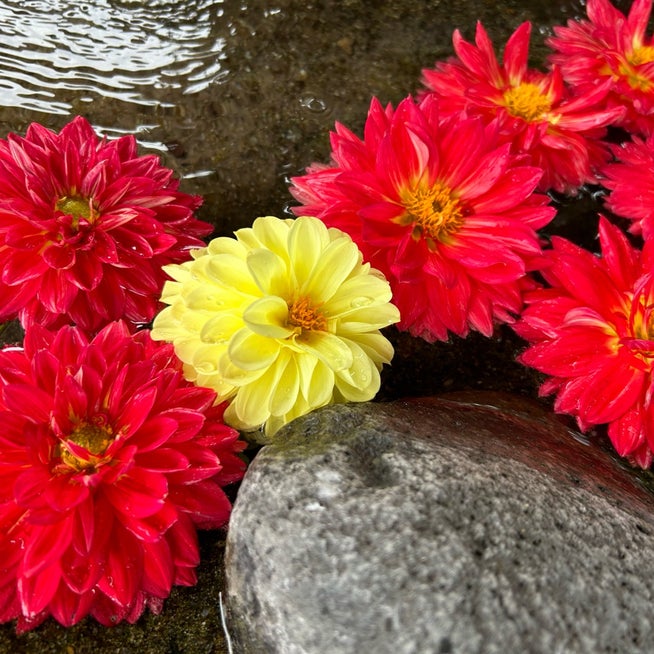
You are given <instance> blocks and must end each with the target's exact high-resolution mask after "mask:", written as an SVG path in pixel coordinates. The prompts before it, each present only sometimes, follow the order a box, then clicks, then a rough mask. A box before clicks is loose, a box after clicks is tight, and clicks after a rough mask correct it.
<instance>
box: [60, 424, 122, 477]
mask: <svg viewBox="0 0 654 654" xmlns="http://www.w3.org/2000/svg"><path fill="white" fill-rule="evenodd" d="M113 440H114V436H113V431H112V429H111V427H109V426H105V425H98V424H93V423H88V422H82V423H80V424H79V425H77V427H75V429H74V430H73V432H72V434H70V436H69V437H68V441H69V442H73V443H75V445H80V446H81V447H83V448H85V449H86V450H87V451H88V452H89V455H90V456H89V457H88V459H86V458H82V457H80V456H77V455H76V454H73V452H71V450H70V449H69V448H67V447H66V443H65V442H64V443H61V445H60V448H61V460H62V462H63V463H64V464H66V465H67V466H69V467H70V468H74V469H75V470H78V471H80V472H81V471H87V472H93V471H95V469H96V468H97V466H98V465H99V464H100V463H102V462H103V459H102V456H97V455H102V454H103V453H104V451H105V450H106V449H107V447H109V445H110V444H111V443H112V442H113Z"/></svg>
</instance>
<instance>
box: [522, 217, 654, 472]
mask: <svg viewBox="0 0 654 654" xmlns="http://www.w3.org/2000/svg"><path fill="white" fill-rule="evenodd" d="M599 235H600V244H601V247H602V257H601V258H599V257H596V256H594V255H593V254H591V253H590V252H587V251H586V250H583V249H582V248H579V247H578V246H576V245H574V244H572V243H570V242H568V241H566V240H565V239H562V238H558V237H554V238H553V239H552V246H553V247H552V250H551V251H547V253H546V257H547V258H548V261H549V266H548V267H546V268H544V269H543V276H544V278H545V279H546V280H547V282H548V284H549V286H550V287H549V288H544V289H541V290H535V291H532V292H531V293H528V294H527V295H526V297H525V299H526V302H527V304H528V306H527V308H526V309H525V310H524V312H523V314H522V317H521V320H520V322H518V323H517V324H516V326H515V329H516V331H517V332H518V334H520V335H521V336H523V337H525V338H526V339H527V340H528V341H530V342H531V347H529V348H528V349H527V350H526V351H525V352H524V353H523V354H522V355H521V356H520V361H521V362H522V363H524V364H526V365H528V366H532V367H533V368H536V369H537V370H539V371H541V372H543V373H545V374H546V375H549V376H550V379H548V380H547V381H546V382H545V383H544V384H543V385H542V387H541V389H540V392H541V394H542V395H547V394H550V393H555V394H556V401H555V404H554V408H555V410H556V411H557V412H560V413H567V414H570V415H572V416H575V417H576V419H577V422H578V424H579V427H580V428H581V429H582V430H586V429H588V428H589V427H590V426H592V425H599V424H605V423H606V424H608V434H609V437H610V438H611V441H612V442H613V445H614V447H615V449H616V450H617V452H618V454H620V455H621V456H625V457H629V458H630V459H631V460H632V461H634V462H635V463H637V464H638V465H640V466H642V467H643V468H647V467H649V466H650V464H651V462H652V452H653V451H654V406H653V404H652V383H653V378H652V364H653V363H654V274H653V273H652V270H654V265H653V264H654V260H653V256H652V255H654V251H653V250H652V247H651V245H650V246H647V245H646V246H645V250H644V251H643V253H642V256H641V253H640V252H639V251H638V250H636V249H635V248H633V247H632V246H631V245H630V244H629V243H628V241H627V239H626V237H625V236H624V235H623V234H622V233H621V232H620V230H619V229H618V228H617V227H615V226H613V225H611V224H610V223H609V222H608V221H607V220H606V219H604V218H602V219H601V220H600V226H599Z"/></svg>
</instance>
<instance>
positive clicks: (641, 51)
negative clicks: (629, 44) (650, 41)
mask: <svg viewBox="0 0 654 654" xmlns="http://www.w3.org/2000/svg"><path fill="white" fill-rule="evenodd" d="M652 61H654V47H653V46H651V45H641V46H637V47H635V48H634V49H633V51H632V52H631V54H629V55H627V58H626V60H624V61H621V62H620V65H619V66H618V74H619V75H621V76H622V77H624V78H625V79H626V81H627V84H629V86H631V88H632V89H636V90H638V91H650V90H651V89H652V87H653V86H654V83H653V82H652V80H651V78H649V77H647V76H646V75H644V74H642V73H641V72H639V71H638V69H637V66H640V65H641V64H649V63H651V62H652Z"/></svg>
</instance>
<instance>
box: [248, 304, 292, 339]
mask: <svg viewBox="0 0 654 654" xmlns="http://www.w3.org/2000/svg"><path fill="white" fill-rule="evenodd" d="M287 318H288V305H287V304H286V302H285V301H284V300H282V298H280V297H275V296H267V297H262V298H261V299H259V300H256V301H255V302H253V303H252V304H251V305H250V306H249V307H248V308H247V309H246V310H245V311H244V312H243V320H244V321H245V324H246V325H247V326H248V327H249V328H250V329H251V330H252V331H253V332H254V333H256V334H259V335H260V336H267V337H268V338H281V339H285V338H288V337H289V336H291V335H292V334H293V330H292V329H289V328H288V327H287V326H286V321H287Z"/></svg>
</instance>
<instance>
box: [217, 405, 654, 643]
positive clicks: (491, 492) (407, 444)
mask: <svg viewBox="0 0 654 654" xmlns="http://www.w3.org/2000/svg"><path fill="white" fill-rule="evenodd" d="M582 441H583V439H582V438H581V437H580V436H579V435H578V434H576V433H575V432H574V431H572V430H571V429H569V428H568V427H567V426H566V425H565V424H564V423H562V422H560V421H558V420H556V419H554V418H551V417H550V416H549V415H548V414H546V413H545V412H543V411H542V409H540V408H539V407H538V406H537V405H535V404H532V403H530V402H527V401H524V400H519V399H507V398H506V396H501V395H498V394H476V395H468V396H466V395H465V394H463V395H460V396H452V398H451V399H448V398H447V396H446V397H445V398H443V399H426V400H419V401H411V402H392V403H385V404H378V405H355V406H340V407H328V408H326V409H323V410H321V411H318V412H316V413H315V414H314V415H311V416H308V417H306V418H304V419H300V420H298V421H296V422H295V423H293V424H291V425H290V426H288V427H287V428H286V430H285V431H284V433H283V434H281V435H280V442H279V444H276V445H272V446H268V447H266V448H264V449H263V450H262V451H261V452H260V453H259V454H258V456H257V458H256V460H255V461H254V463H253V464H252V466H251V467H250V469H249V471H248V473H247V476H246V479H245V480H244V482H243V483H242V485H241V488H240V491H239V495H238V498H237V502H236V507H235V511H234V514H233V517H232V522H231V527H230V531H229V534H228V539H227V551H226V574H227V582H228V603H229V606H230V609H231V612H230V615H231V629H232V632H233V634H234V635H235V636H236V638H237V642H238V643H239V651H242V652H243V653H257V654H259V653H261V652H270V653H271V654H272V653H280V654H281V653H283V654H348V653H353V654H354V653H357V654H362V653H367V652H375V653H376V654H383V653H388V654H414V653H416V652H420V653H425V654H427V653H442V654H445V653H446V652H453V653H456V654H466V653H473V652H483V653H485V654H493V653H497V654H506V653H507V652H534V653H536V652H543V653H547V654H550V653H553V652H575V653H578V654H581V653H586V652H587V653H588V654H591V653H592V654H597V653H598V652H616V653H617V652H651V651H653V649H654V632H653V629H652V617H651V616H652V611H651V606H652V600H653V599H654V598H653V595H654V592H653V590H652V584H651V579H652V575H653V574H654V558H653V554H654V498H653V497H652V495H651V494H650V492H649V491H648V490H646V489H644V488H643V486H642V485H641V481H640V477H639V476H638V475H636V474H635V473H634V472H633V471H631V470H629V469H628V468H626V467H625V466H623V465H621V464H620V463H619V462H618V461H616V460H615V459H614V458H612V457H611V456H610V455H609V454H608V453H607V452H605V451H602V450H601V449H598V447H597V446H595V445H590V444H587V443H584V442H582Z"/></svg>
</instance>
